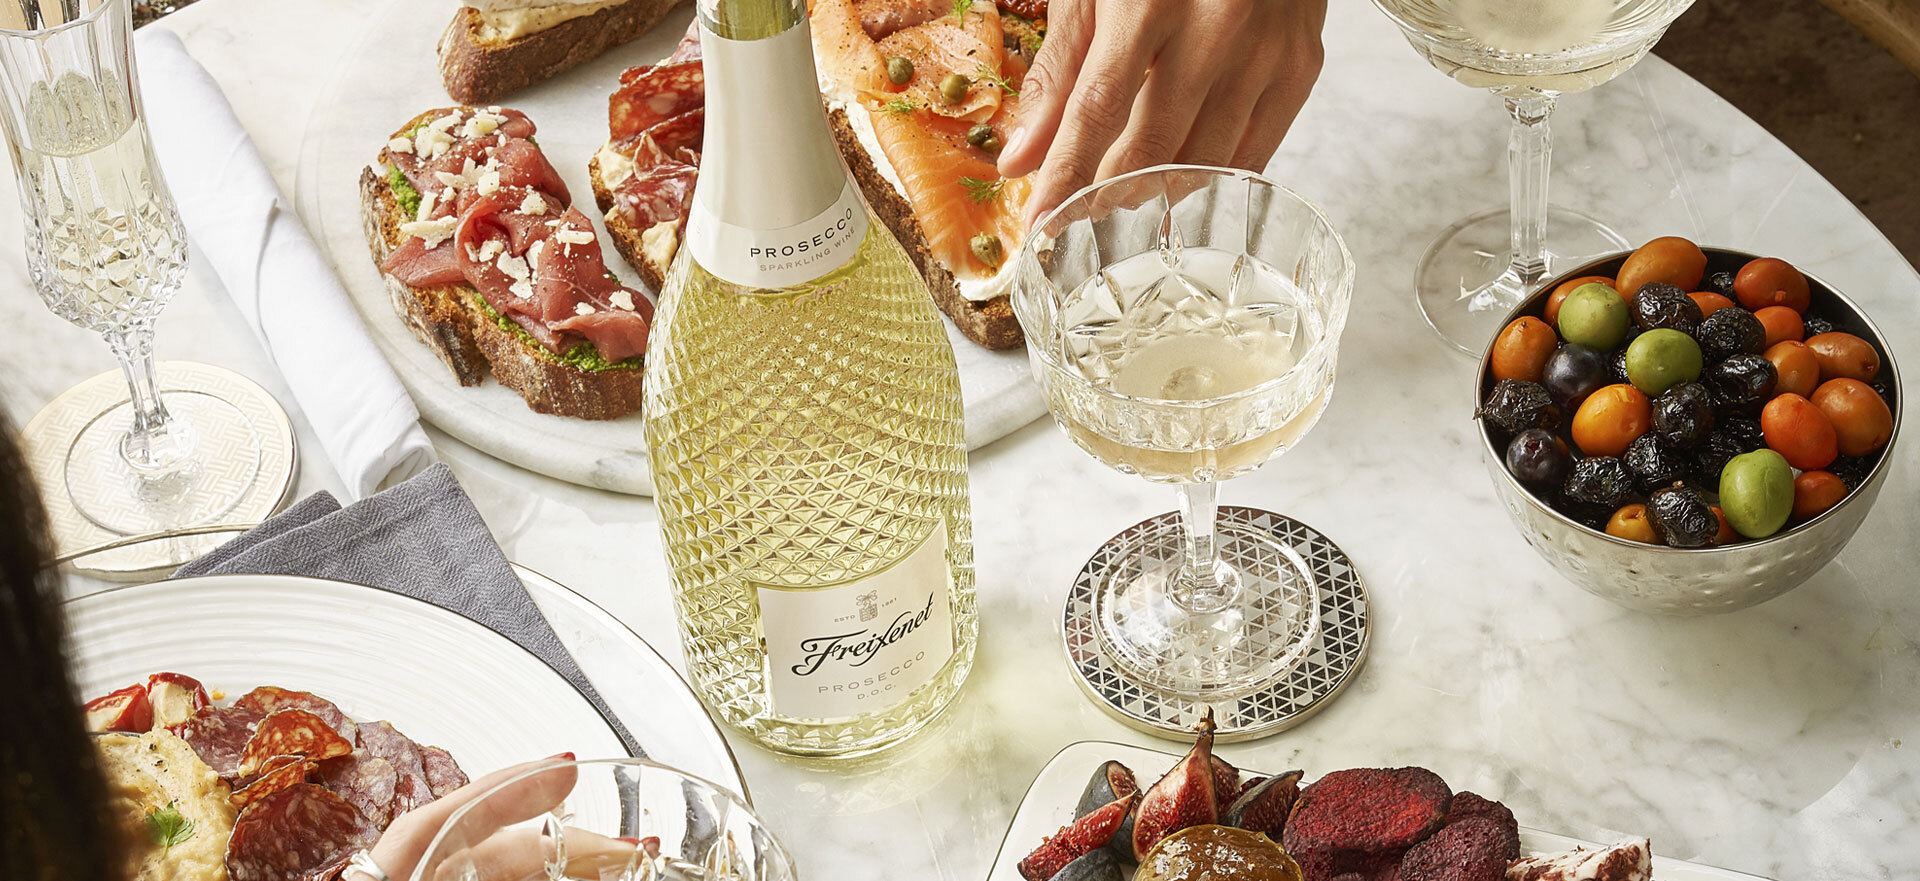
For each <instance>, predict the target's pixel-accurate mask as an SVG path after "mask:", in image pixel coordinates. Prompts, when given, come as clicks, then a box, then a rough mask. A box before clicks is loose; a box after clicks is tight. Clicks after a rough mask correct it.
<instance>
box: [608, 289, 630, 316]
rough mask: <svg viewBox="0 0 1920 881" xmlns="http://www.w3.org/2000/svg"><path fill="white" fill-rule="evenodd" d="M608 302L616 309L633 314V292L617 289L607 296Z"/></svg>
mask: <svg viewBox="0 0 1920 881" xmlns="http://www.w3.org/2000/svg"><path fill="white" fill-rule="evenodd" d="M607 302H609V303H612V304H613V307H614V308H615V309H625V310H627V311H628V312H632V311H633V292H632V291H629V290H627V289H626V288H615V289H614V291H613V293H611V294H608V295H607Z"/></svg>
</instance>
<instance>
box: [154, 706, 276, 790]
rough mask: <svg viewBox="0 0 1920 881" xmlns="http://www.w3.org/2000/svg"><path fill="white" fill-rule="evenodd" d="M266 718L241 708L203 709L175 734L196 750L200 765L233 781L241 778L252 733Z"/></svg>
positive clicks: (189, 718) (210, 707)
mask: <svg viewBox="0 0 1920 881" xmlns="http://www.w3.org/2000/svg"><path fill="white" fill-rule="evenodd" d="M264 717H265V714H264V713H256V712H254V711H252V710H248V709H243V708H241V707H214V706H207V707H201V708H200V710H199V712H196V713H194V714H193V715H192V716H191V717H188V719H187V721H185V722H182V723H180V725H179V726H178V727H176V728H174V729H173V733H175V734H177V735H179V736H180V739H181V740H185V741H186V742H187V745H188V746H190V747H193V752H194V754H195V755H198V756H199V757H200V761H203V762H206V763H207V767H209V768H212V769H213V773H215V774H218V775H220V776H221V777H224V778H227V779H228V780H232V779H233V778H234V777H237V776H239V774H240V759H241V756H243V755H244V754H245V753H246V751H247V743H248V742H249V741H251V740H253V729H254V727H255V726H257V725H259V724H260V720H261V719H262V718H264Z"/></svg>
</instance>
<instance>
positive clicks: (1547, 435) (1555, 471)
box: [1507, 428, 1573, 487]
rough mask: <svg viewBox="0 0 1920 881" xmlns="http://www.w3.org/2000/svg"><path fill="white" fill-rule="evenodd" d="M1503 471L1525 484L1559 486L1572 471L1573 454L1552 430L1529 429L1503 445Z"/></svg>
mask: <svg viewBox="0 0 1920 881" xmlns="http://www.w3.org/2000/svg"><path fill="white" fill-rule="evenodd" d="M1507 470H1508V471H1511V472H1513V476H1514V477H1516V478H1518V479H1519V480H1520V482H1521V483H1524V484H1527V485H1528V486H1534V487H1554V486H1559V485H1560V484H1561V483H1563V482H1565V481H1566V479H1567V472H1569V471H1571V470H1573V454H1572V453H1570V452H1568V451H1567V442H1566V441H1563V440H1561V439H1560V438H1558V437H1555V436H1554V434H1553V432H1551V431H1547V430H1546V429H1544V428H1529V429H1527V430H1526V431H1523V432H1520V433H1519V434H1516V435H1514V436H1513V442H1512V443H1510V444H1507Z"/></svg>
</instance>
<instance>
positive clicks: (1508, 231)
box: [1374, 0, 1693, 357]
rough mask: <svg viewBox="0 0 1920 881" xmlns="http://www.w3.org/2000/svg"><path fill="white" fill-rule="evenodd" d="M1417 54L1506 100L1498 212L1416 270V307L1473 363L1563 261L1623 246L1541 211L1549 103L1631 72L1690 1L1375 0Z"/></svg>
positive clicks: (1567, 214)
mask: <svg viewBox="0 0 1920 881" xmlns="http://www.w3.org/2000/svg"><path fill="white" fill-rule="evenodd" d="M1374 3H1375V4H1376V5H1378V6H1379V7H1380V9H1381V11H1383V12H1385V13H1386V14H1387V17H1388V18H1391V19H1393V21H1394V23H1395V24H1398V25H1399V26H1400V28H1401V30H1402V31H1404V32H1405V33H1406V37H1407V42H1409V43H1411V44H1413V48H1414V50H1415V51H1417V52H1419V53H1420V56H1421V57H1423V58H1425V59H1427V61H1429V62H1431V63H1432V64H1433V66H1434V67H1436V68H1438V69H1439V70H1440V71H1441V72H1442V73H1445V74H1447V75H1448V76H1451V77H1453V78H1454V79H1456V80H1458V81H1460V82H1461V83H1464V84H1466V85H1469V86H1474V87H1476V88H1484V89H1490V90H1492V92H1493V93H1494V94H1495V95H1498V96H1499V97H1500V98H1502V99H1503V100H1504V101H1505V102H1506V106H1507V112H1508V114H1509V115H1510V116H1512V118H1513V125H1512V127H1511V130H1510V133H1509V135H1508V139H1507V177H1508V194H1507V200H1508V207H1507V208H1506V209H1505V210H1500V209H1495V210H1492V211H1483V212H1481V213H1479V214H1474V215H1472V216H1469V217H1466V218H1463V219H1461V220H1459V221H1457V222H1455V223H1453V224H1452V225H1450V226H1448V227H1447V228H1446V229H1445V230H1443V231H1441V233H1440V236H1439V238H1437V239H1435V240H1434V242H1433V244H1431V245H1429V246H1428V247H1427V251H1426V254H1425V255H1424V256H1422V257H1421V258H1420V266H1419V269H1418V270H1416V271H1415V274H1414V293H1415V296H1416V299H1417V300H1418V302H1419V304H1420V312H1421V314H1422V315H1424V316H1425V317H1426V319H1427V323H1428V324H1429V325H1432V327H1433V329H1434V332H1436V333H1438V334H1439V335H1440V338H1441V339H1444V340H1446V341H1447V343H1449V344H1450V345H1452V346H1453V347H1454V348H1455V349H1457V350H1459V351H1460V352H1461V353H1463V354H1466V355H1471V356H1476V357H1477V356H1478V355H1479V354H1480V353H1481V352H1483V351H1485V350H1486V346H1487V343H1489V342H1490V341H1491V340H1492V339H1493V335H1494V333H1495V332H1497V331H1498V330H1499V329H1500V327H1499V323H1500V319H1501V318H1503V317H1505V316H1506V314H1507V312H1508V311H1509V310H1511V309H1512V308H1513V306H1514V305H1515V304H1516V303H1519V302H1520V300H1521V298H1522V297H1524V296H1525V295H1526V294H1527V292H1528V291H1529V290H1530V289H1531V288H1532V287H1533V286H1535V285H1537V284H1539V283H1540V282H1541V281H1542V280H1544V279H1546V278H1547V277H1548V276H1550V275H1552V274H1553V273H1554V272H1557V271H1559V270H1561V269H1565V268H1566V267H1567V266H1570V265H1574V264H1578V263H1580V262H1583V261H1585V260H1586V259H1587V258H1590V257H1593V256H1596V255H1599V254H1603V253H1607V252H1610V251H1618V250H1623V249H1625V248H1626V239H1624V238H1622V237H1621V236H1620V235H1619V234H1618V233H1616V232H1614V231H1613V230H1611V229H1609V228H1607V226H1606V225H1605V224H1603V223H1601V222H1600V221H1599V220H1596V219H1594V218H1592V217H1588V216H1587V215H1585V214H1581V213H1579V212H1576V211H1571V210H1568V209H1564V208H1560V207H1556V206H1552V205H1549V204H1548V202H1547V181H1548V178H1549V171H1550V168H1551V159H1552V153H1553V140H1552V135H1551V133H1550V130H1549V128H1548V118H1549V117H1550V116H1551V114H1552V113H1553V105H1554V101H1555V99H1556V98H1558V97H1559V96H1560V95H1561V94H1562V93H1565V92H1579V91H1585V90H1587V89H1591V88H1593V87H1594V86H1597V85H1600V84H1601V83H1604V82H1606V81H1608V80H1610V79H1613V78H1614V77H1617V76H1619V75H1620V74H1622V73H1625V72H1626V71H1627V70H1628V69H1629V68H1631V67H1633V65H1634V63H1635V62H1638V61H1639V60H1640V59H1641V58H1642V57H1643V56H1645V55H1646V54H1647V51H1648V50H1650V49H1652V48H1653V44H1654V43H1656V42H1659V40H1660V37H1661V35H1663V34H1665V33H1666V31H1667V26H1668V25H1670V24H1672V23H1673V20H1674V19H1675V18H1677V17H1679V15H1680V13H1682V12H1685V11H1686V9H1687V7H1688V6H1691V5H1692V4H1693V0H1374Z"/></svg>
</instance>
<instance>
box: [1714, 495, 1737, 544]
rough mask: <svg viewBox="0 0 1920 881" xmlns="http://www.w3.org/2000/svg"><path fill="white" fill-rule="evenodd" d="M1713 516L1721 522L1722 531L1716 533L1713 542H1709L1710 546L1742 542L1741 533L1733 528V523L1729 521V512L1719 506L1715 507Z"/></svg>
mask: <svg viewBox="0 0 1920 881" xmlns="http://www.w3.org/2000/svg"><path fill="white" fill-rule="evenodd" d="M1713 516H1715V517H1717V518H1719V520H1720V531H1719V532H1716V533H1714V535H1713V541H1710V542H1708V544H1710V545H1713V546H1716V547H1717V546H1719V545H1730V544H1733V543H1734V542H1736V541H1739V540H1740V533H1739V532H1738V531H1737V530H1735V529H1734V528H1733V523H1732V521H1729V520H1728V519H1727V512H1725V511H1722V510H1720V506H1719V505H1714V506H1713Z"/></svg>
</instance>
